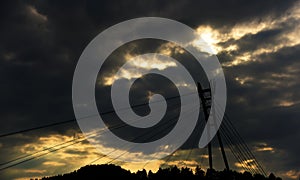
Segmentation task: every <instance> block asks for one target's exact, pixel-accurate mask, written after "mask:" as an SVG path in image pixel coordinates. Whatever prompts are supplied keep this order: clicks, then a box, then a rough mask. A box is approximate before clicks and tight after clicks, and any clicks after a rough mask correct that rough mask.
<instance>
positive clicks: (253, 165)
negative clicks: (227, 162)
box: [234, 159, 258, 169]
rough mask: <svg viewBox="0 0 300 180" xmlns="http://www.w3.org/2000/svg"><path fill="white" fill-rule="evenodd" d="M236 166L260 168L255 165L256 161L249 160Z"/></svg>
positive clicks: (237, 163)
mask: <svg viewBox="0 0 300 180" xmlns="http://www.w3.org/2000/svg"><path fill="white" fill-rule="evenodd" d="M234 165H235V166H236V167H239V168H246V169H258V167H257V166H256V164H255V160H254V159H248V160H244V161H242V162H236V163H235V164H234Z"/></svg>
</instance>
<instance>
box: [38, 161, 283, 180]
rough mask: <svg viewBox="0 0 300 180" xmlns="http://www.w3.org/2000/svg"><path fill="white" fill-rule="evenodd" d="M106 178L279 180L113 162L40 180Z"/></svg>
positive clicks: (99, 179) (270, 177)
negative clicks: (139, 167) (132, 168)
mask: <svg viewBox="0 0 300 180" xmlns="http://www.w3.org/2000/svg"><path fill="white" fill-rule="evenodd" d="M106 178H122V179H130V180H148V179H153V180H155V179H170V178H173V179H176V180H177V179H184V180H190V179H195V180H196V179H197V180H199V179H203V180H281V178H279V177H275V176H274V174H272V173H271V174H270V175H269V177H265V176H263V175H261V174H254V175H252V174H251V173H249V172H243V173H240V172H236V171H231V170H230V171H228V170H223V171H216V170H214V169H212V170H211V169H208V170H207V172H206V173H205V172H204V171H203V170H202V169H200V168H199V167H197V168H196V169H195V171H194V172H193V170H192V169H190V168H181V169H180V168H177V167H176V166H174V167H170V168H165V169H161V168H160V169H159V170H158V171H157V172H155V173H154V172H152V171H151V170H150V171H149V172H148V173H147V172H146V170H145V169H143V170H141V171H137V172H135V173H132V172H130V171H128V170H125V169H123V168H121V167H120V166H116V165H113V164H103V165H88V166H84V167H82V168H80V169H79V170H76V171H74V172H71V173H67V174H63V175H57V176H52V177H44V178H42V180H69V179H70V180H71V179H72V180H74V179H84V180H101V179H106Z"/></svg>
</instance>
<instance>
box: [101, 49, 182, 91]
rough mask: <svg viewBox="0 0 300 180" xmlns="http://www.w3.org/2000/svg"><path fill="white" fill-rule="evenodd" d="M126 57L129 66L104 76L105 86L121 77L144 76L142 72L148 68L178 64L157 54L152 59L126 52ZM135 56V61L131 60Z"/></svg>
mask: <svg viewBox="0 0 300 180" xmlns="http://www.w3.org/2000/svg"><path fill="white" fill-rule="evenodd" d="M162 51H163V50H162ZM178 51H179V50H178ZM124 58H125V60H126V61H128V63H127V68H121V69H119V73H118V74H112V75H109V76H106V77H104V82H103V84H104V85H105V86H110V85H112V84H113V83H114V81H116V80H119V79H128V80H130V79H133V78H139V77H141V76H142V74H143V73H142V72H144V71H146V70H150V69H157V70H164V69H167V68H170V67H176V66H177V65H176V63H174V62H171V61H164V60H163V59H159V58H158V57H157V56H154V58H151V59H145V58H144V57H140V56H137V55H135V54H130V53H126V54H125V56H124ZM133 58H134V61H131V60H132V59H133ZM149 60H151V61H149ZM150 62H151V63H150ZM100 83H102V82H100Z"/></svg>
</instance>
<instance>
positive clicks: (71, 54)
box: [0, 0, 300, 179]
mask: <svg viewBox="0 0 300 180" xmlns="http://www.w3.org/2000/svg"><path fill="white" fill-rule="evenodd" d="M0 9H1V10H0V13H1V16H0V24H1V26H0V27H1V28H0V32H1V33H0V42H1V43H0V81H1V84H0V94H1V95H0V98H1V99H0V100H1V105H0V106H1V108H0V119H1V127H0V134H5V133H9V132H14V131H18V130H23V129H28V128H32V127H37V126H41V125H45V124H49V123H54V122H61V121H64V120H68V119H74V117H75V116H74V111H73V105H72V80H73V74H74V71H75V68H76V64H77V62H78V60H79V57H80V55H81V53H82V52H83V50H84V48H85V47H86V46H87V45H88V44H89V42H90V41H91V40H92V39H93V38H94V37H95V36H97V35H98V34H99V33H101V32H102V31H103V30H105V29H106V28H108V27H110V26H112V25H115V24H117V23H120V22H122V21H125V20H129V19H132V18H138V17H150V16H151V17H153V16H155V17H164V18H170V19H174V20H176V21H179V22H182V23H184V24H186V25H188V26H190V27H191V28H193V29H195V31H196V32H197V34H196V35H197V37H198V38H196V39H195V41H193V42H194V45H195V46H200V45H199V39H203V40H205V41H206V43H207V44H208V45H209V46H210V51H211V53H213V54H215V55H216V56H217V57H218V59H219V61H220V63H221V65H222V68H223V71H224V74H225V78H226V83H227V107H226V114H228V116H229V117H230V120H231V121H232V122H233V124H234V125H235V127H236V128H237V129H238V131H239V133H240V134H241V136H242V137H243V139H244V140H245V141H246V143H247V144H248V146H249V148H250V149H251V151H252V152H253V154H254V155H255V157H256V158H257V159H258V161H259V162H260V163H261V164H262V166H263V167H264V168H265V170H266V171H267V172H268V173H270V172H274V173H275V175H277V176H280V177H282V178H284V179H298V178H299V174H300V155H299V153H298V152H299V151H300V145H299V143H297V142H299V141H300V131H299V127H300V126H299V125H300V122H299V118H300V111H299V108H300V96H299V95H298V92H299V90H300V83H298V82H299V80H298V79H299V78H300V62H299V60H300V59H299V55H300V37H299V34H300V31H299V29H300V1H292V0H285V1H280V0H264V1H260V0H252V1H249V0H242V1H238V0H230V1H221V0H210V1H196V0H195V1H193V0H191V1H183V0H182V1H163V2H161V1H150V0H144V1H134V0H128V1H115V0H110V1H46V0H45V1H1V5H0ZM146 52H157V53H161V54H165V55H172V56H173V57H178V58H181V62H182V63H185V62H187V60H188V59H190V56H189V55H188V54H186V52H185V51H184V49H182V48H180V47H177V46H176V45H174V44H172V43H168V42H164V41H153V40H152V41H151V40H145V41H143V40H140V41H134V42H130V43H128V44H126V45H124V46H122V47H120V48H119V49H117V50H116V51H115V52H114V53H113V54H112V55H111V56H110V57H109V58H108V59H109V61H108V62H107V64H106V68H104V70H103V71H102V74H101V73H100V74H99V76H98V79H97V86H96V94H95V95H96V97H97V99H101V102H106V100H107V99H106V98H107V97H108V95H107V93H109V87H110V86H111V84H112V83H113V82H114V80H116V78H117V79H125V80H126V79H130V77H137V76H138V75H139V73H138V72H137V71H135V72H133V71H122V72H120V73H119V76H117V77H116V76H114V73H115V72H116V71H117V70H118V68H119V67H120V64H121V63H122V62H124V61H126V60H128V59H130V58H132V57H134V56H136V55H138V54H143V53H146ZM142 62H144V60H143V59H138V61H137V63H135V64H131V66H138V67H139V68H141V69H147V68H156V69H159V70H161V69H168V68H169V69H172V68H174V66H175V65H174V64H172V63H166V62H162V61H161V60H159V59H154V60H153V62H152V63H148V64H147V63H142ZM187 66H188V65H187ZM190 66H191V65H190ZM191 67H192V68H194V71H196V70H197V67H193V66H191ZM195 73H199V74H200V75H199V78H200V80H199V81H201V80H202V81H204V82H205V78H203V74H202V75H201V70H200V72H198V71H197V72H195ZM200 76H201V77H200ZM152 78H156V77H149V79H148V82H151V83H152V84H150V85H149V86H146V87H139V83H137V84H136V86H137V88H141V89H143V88H144V91H135V92H136V93H137V92H144V93H141V94H136V95H134V97H135V98H133V100H132V101H134V99H137V102H144V101H145V96H146V97H147V96H148V95H149V94H147V93H148V92H149V91H146V90H145V89H147V88H151V87H152V88H153V87H157V88H166V89H165V91H168V92H169V94H168V95H172V94H173V93H174V94H175V95H176V93H177V92H176V90H175V91H173V90H172V87H171V85H170V86H168V85H166V84H168V81H167V80H166V81H165V83H164V84H161V83H157V81H155V80H153V79H152ZM140 83H142V82H140ZM181 85H182V86H185V84H181ZM145 92H146V93H145ZM133 94H134V91H133ZM175 103H176V102H175ZM171 105H172V104H171ZM107 108H108V109H109V105H108V107H99V109H101V110H103V111H104V110H106V109H107ZM136 112H137V113H139V114H143V112H139V110H136ZM112 117H113V116H112ZM112 117H109V118H112ZM74 139H75V140H76V139H78V140H82V141H80V142H79V143H77V144H74V145H72V146H68V147H67V148H64V149H62V150H59V151H55V152H53V153H49V154H47V155H44V156H41V157H39V158H37V159H34V160H32V161H28V162H26V163H22V164H20V165H17V166H14V167H11V168H8V169H5V170H2V171H0V177H1V179H29V178H31V177H43V176H50V175H56V174H61V173H66V172H71V171H73V170H75V169H78V168H80V167H81V166H84V165H86V164H90V163H106V162H109V161H111V159H109V158H108V157H102V158H100V159H98V158H99V157H101V154H100V153H99V151H97V150H96V149H95V147H94V146H93V145H91V144H90V143H88V141H86V140H84V139H85V138H84V137H83V135H82V133H81V131H80V128H79V126H78V125H77V123H76V122H74V123H68V124H65V125H61V126H53V127H50V128H45V129H41V130H36V131H30V132H27V133H19V134H16V135H12V136H7V137H1V139H0V154H1V155H0V162H1V163H3V162H7V161H9V160H11V159H14V158H17V157H19V156H23V155H26V154H31V153H34V152H37V151H41V150H43V149H44V148H47V147H51V146H53V145H56V144H59V143H62V142H68V141H72V142H73V141H74ZM187 147H188V148H182V149H181V150H179V151H178V152H177V153H176V154H175V155H174V157H173V158H172V160H171V161H170V162H169V164H176V165H182V166H184V165H188V166H190V167H195V166H196V165H199V164H200V165H201V167H202V168H204V169H205V168H207V153H206V149H197V148H194V147H192V146H188V145H187ZM190 148H194V149H193V151H192V152H191V151H189V149H190ZM225 150H226V153H227V155H228V157H229V162H230V167H232V169H236V170H239V171H240V170H242V169H241V164H239V163H238V162H237V161H236V160H235V159H234V157H233V155H232V154H231V152H230V150H229V149H228V148H227V147H225ZM213 151H214V152H218V147H217V146H216V145H214V149H213ZM46 152H47V151H46ZM43 153H44V152H43ZM37 155H39V154H37ZM187 157H189V158H188V159H187ZM213 157H214V161H215V166H216V168H217V169H223V168H224V166H223V164H222V160H221V159H220V154H218V153H216V154H214V156H213ZM164 161H165V160H164V159H162V160H159V161H155V162H151V163H148V164H146V165H145V163H143V164H141V163H140V164H139V163H136V164H134V163H124V162H116V161H114V163H118V164H120V165H122V167H124V168H127V169H130V170H132V171H135V170H138V169H140V168H143V167H145V168H146V169H152V170H155V169H157V168H158V167H159V165H160V164H163V163H164Z"/></svg>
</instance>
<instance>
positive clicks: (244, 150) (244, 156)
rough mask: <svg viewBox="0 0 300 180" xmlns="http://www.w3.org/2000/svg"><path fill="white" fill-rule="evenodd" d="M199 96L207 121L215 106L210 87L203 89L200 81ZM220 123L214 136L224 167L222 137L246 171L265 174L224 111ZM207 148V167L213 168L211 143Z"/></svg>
mask: <svg viewBox="0 0 300 180" xmlns="http://www.w3.org/2000/svg"><path fill="white" fill-rule="evenodd" d="M197 88H198V94H199V98H200V99H201V105H202V107H203V114H204V118H205V121H206V122H207V121H208V118H209V115H210V113H211V112H212V113H215V111H216V110H217V107H214V109H212V89H211V88H210V87H209V88H206V89H203V88H202V86H201V84H200V83H197ZM223 119H224V120H223V121H222V125H221V126H220V129H218V131H217V133H216V138H217V141H218V144H219V147H220V151H221V154H222V158H223V162H224V165H225V168H226V169H227V170H229V163H228V159H227V156H226V153H225V149H224V144H223V139H224V140H225V141H226V144H227V146H228V148H229V149H230V150H231V152H232V154H233V155H234V157H235V158H236V160H238V161H239V163H240V165H241V166H242V168H243V169H245V170H246V171H249V172H251V173H253V174H255V173H259V174H263V175H266V173H265V171H264V169H263V168H262V166H261V165H260V164H259V163H258V161H257V159H256V158H255V156H254V155H253V153H252V152H251V150H250V148H249V147H248V146H247V144H246V143H245V141H244V140H243V139H242V137H241V136H240V134H239V132H238V131H237V129H236V128H235V127H234V125H233V124H232V122H231V121H230V119H229V117H228V116H227V114H226V113H224V117H223ZM207 149H208V161H209V168H210V169H213V158H212V143H211V142H210V143H209V144H208V145H207Z"/></svg>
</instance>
